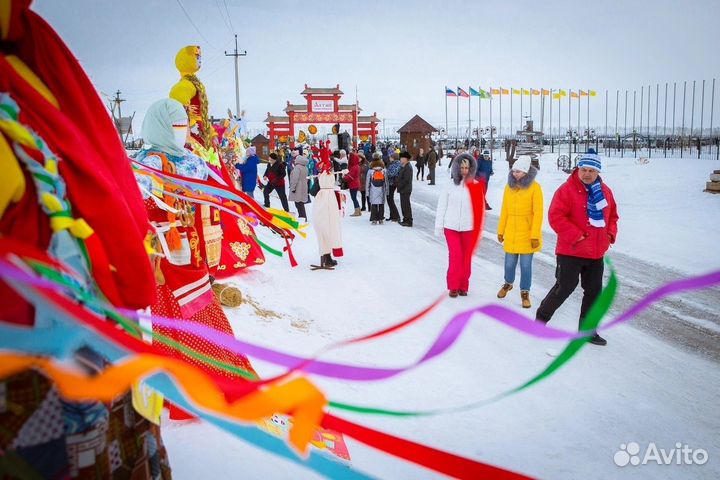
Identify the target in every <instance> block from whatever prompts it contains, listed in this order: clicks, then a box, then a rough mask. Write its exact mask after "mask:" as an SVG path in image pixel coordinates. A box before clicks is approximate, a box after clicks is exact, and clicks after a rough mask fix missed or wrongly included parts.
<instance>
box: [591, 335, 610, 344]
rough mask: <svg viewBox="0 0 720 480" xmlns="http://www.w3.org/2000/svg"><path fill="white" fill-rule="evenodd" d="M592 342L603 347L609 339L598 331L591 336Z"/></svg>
mask: <svg viewBox="0 0 720 480" xmlns="http://www.w3.org/2000/svg"><path fill="white" fill-rule="evenodd" d="M590 343H592V344H593V345H600V346H601V347H602V346H605V345H607V340H605V339H604V338H603V337H601V336H600V335H598V334H597V333H596V334H595V335H593V336H592V337H591V338H590Z"/></svg>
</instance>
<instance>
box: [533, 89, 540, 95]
mask: <svg viewBox="0 0 720 480" xmlns="http://www.w3.org/2000/svg"><path fill="white" fill-rule="evenodd" d="M532 94H533V95H540V90H533V91H532Z"/></svg>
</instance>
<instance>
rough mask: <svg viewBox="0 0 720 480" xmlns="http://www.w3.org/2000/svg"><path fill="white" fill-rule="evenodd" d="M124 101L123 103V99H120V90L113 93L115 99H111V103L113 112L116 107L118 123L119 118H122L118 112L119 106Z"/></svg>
mask: <svg viewBox="0 0 720 480" xmlns="http://www.w3.org/2000/svg"><path fill="white" fill-rule="evenodd" d="M124 101H125V99H124V98H120V90H118V91H117V92H115V98H113V103H114V106H113V111H114V110H115V107H117V111H118V116H117V118H118V119H117V121H118V122H119V121H120V118H122V112H121V111H120V104H121V103H122V102H124Z"/></svg>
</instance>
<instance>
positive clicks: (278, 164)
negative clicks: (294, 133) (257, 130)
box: [263, 152, 290, 212]
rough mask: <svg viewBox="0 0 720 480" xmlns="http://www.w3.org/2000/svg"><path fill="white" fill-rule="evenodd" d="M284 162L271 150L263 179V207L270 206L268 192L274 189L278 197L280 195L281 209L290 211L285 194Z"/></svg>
mask: <svg viewBox="0 0 720 480" xmlns="http://www.w3.org/2000/svg"><path fill="white" fill-rule="evenodd" d="M285 174H286V172H285V163H284V162H283V161H282V160H280V159H279V158H278V155H277V153H275V152H273V153H271V154H270V161H269V162H268V165H267V167H266V168H265V174H264V175H263V180H264V181H265V182H266V183H265V188H264V189H263V196H264V197H265V208H269V207H270V193H272V191H273V190H274V191H276V192H277V194H278V197H280V203H282V207H283V210H285V211H286V212H289V211H290V208H289V207H288V200H287V195H286V194H285Z"/></svg>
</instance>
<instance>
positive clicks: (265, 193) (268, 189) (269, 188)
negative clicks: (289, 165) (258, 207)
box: [263, 184, 290, 212]
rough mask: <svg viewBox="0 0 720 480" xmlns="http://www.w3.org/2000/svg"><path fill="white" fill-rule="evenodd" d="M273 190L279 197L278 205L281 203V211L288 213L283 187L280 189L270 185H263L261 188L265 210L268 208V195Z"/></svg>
mask: <svg viewBox="0 0 720 480" xmlns="http://www.w3.org/2000/svg"><path fill="white" fill-rule="evenodd" d="M273 190H275V191H276V192H277V194H278V197H280V203H282V207H283V210H285V211H286V212H289V211H290V207H289V206H288V199H287V194H286V193H285V186H284V185H283V186H281V187H272V186H270V184H268V185H265V188H263V197H264V200H265V208H268V207H269V206H270V194H271V193H272V191H273Z"/></svg>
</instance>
